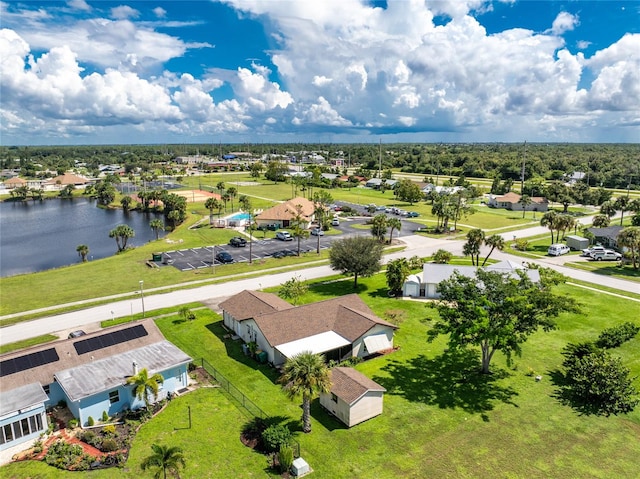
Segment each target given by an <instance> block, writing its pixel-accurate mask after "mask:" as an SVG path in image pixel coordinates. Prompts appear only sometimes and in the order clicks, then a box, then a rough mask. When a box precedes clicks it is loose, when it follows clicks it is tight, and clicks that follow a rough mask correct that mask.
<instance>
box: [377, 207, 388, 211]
mask: <svg viewBox="0 0 640 479" xmlns="http://www.w3.org/2000/svg"><path fill="white" fill-rule="evenodd" d="M376 211H387V207H386V206H376Z"/></svg>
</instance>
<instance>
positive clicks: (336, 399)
mask: <svg viewBox="0 0 640 479" xmlns="http://www.w3.org/2000/svg"><path fill="white" fill-rule="evenodd" d="M331 400H332V401H333V402H338V396H336V395H335V394H333V393H331Z"/></svg>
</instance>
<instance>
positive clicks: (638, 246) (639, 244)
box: [617, 226, 640, 269]
mask: <svg viewBox="0 0 640 479" xmlns="http://www.w3.org/2000/svg"><path fill="white" fill-rule="evenodd" d="M617 241H618V244H619V245H620V246H623V247H625V248H629V255H630V256H631V261H632V263H633V268H634V269H638V268H639V267H640V226H629V227H628V228H625V229H623V230H622V231H620V233H618V240H617Z"/></svg>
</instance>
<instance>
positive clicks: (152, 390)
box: [127, 368, 164, 409]
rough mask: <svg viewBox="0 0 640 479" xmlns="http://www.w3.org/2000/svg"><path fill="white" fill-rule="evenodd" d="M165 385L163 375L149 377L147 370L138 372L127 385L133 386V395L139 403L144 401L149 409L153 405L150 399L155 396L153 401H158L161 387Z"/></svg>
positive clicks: (129, 379)
mask: <svg viewBox="0 0 640 479" xmlns="http://www.w3.org/2000/svg"><path fill="white" fill-rule="evenodd" d="M163 383H164V378H163V377H162V374H160V373H156V374H153V375H151V376H149V371H147V368H142V369H141V370H140V371H138V374H135V375H133V376H130V377H128V378H127V384H129V385H132V386H133V394H134V395H135V397H136V398H137V399H138V400H139V401H144V405H145V407H146V408H147V409H149V406H150V405H151V401H150V399H149V397H150V396H153V400H154V401H156V400H157V399H158V391H159V390H160V385H161V384H163Z"/></svg>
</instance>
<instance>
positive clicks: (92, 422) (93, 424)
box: [87, 416, 96, 426]
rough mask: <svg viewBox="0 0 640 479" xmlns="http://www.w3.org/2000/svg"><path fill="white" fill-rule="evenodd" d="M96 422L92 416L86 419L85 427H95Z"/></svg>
mask: <svg viewBox="0 0 640 479" xmlns="http://www.w3.org/2000/svg"><path fill="white" fill-rule="evenodd" d="M95 424H96V421H95V419H93V416H89V419H87V425H88V426H95Z"/></svg>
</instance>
